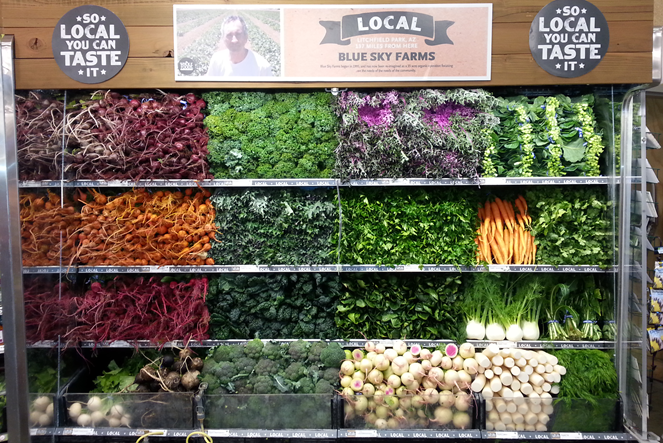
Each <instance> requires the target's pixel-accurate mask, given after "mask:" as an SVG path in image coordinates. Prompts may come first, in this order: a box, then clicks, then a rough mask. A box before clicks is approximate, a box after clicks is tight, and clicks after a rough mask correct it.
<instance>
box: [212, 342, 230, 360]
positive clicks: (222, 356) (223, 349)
mask: <svg viewBox="0 0 663 443" xmlns="http://www.w3.org/2000/svg"><path fill="white" fill-rule="evenodd" d="M230 348H231V346H219V347H217V348H216V349H215V350H214V360H216V362H217V363H220V362H222V361H230V352H231V349H230Z"/></svg>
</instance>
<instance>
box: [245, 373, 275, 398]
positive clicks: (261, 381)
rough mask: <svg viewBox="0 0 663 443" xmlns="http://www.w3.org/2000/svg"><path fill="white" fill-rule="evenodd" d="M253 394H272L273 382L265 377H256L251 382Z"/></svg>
mask: <svg viewBox="0 0 663 443" xmlns="http://www.w3.org/2000/svg"><path fill="white" fill-rule="evenodd" d="M251 383H252V385H253V393H254V394H273V393H274V382H273V381H272V379H271V377H269V376H267V375H258V376H257V377H255V378H253V379H252V380H251Z"/></svg>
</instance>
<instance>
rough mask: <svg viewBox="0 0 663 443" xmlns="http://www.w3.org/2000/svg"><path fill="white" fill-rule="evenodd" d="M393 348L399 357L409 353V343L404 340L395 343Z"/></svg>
mask: <svg viewBox="0 0 663 443" xmlns="http://www.w3.org/2000/svg"><path fill="white" fill-rule="evenodd" d="M393 348H394V351H396V353H397V354H398V355H403V354H405V353H406V352H407V343H405V342H404V341H403V340H396V341H395V342H394V346H393Z"/></svg>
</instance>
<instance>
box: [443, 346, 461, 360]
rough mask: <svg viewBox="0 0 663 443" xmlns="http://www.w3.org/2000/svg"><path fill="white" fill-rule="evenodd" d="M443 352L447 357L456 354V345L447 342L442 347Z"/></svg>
mask: <svg viewBox="0 0 663 443" xmlns="http://www.w3.org/2000/svg"><path fill="white" fill-rule="evenodd" d="M444 353H445V354H446V355H447V356H448V357H449V358H454V357H455V356H456V355H458V346H456V345H455V344H453V343H449V344H448V345H446V346H445V347H444Z"/></svg>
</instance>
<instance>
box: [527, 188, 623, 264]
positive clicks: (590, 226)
mask: <svg viewBox="0 0 663 443" xmlns="http://www.w3.org/2000/svg"><path fill="white" fill-rule="evenodd" d="M526 198H527V201H528V202H531V204H530V207H529V211H530V213H531V217H532V234H533V235H534V236H535V237H536V240H535V243H536V244H537V245H538V249H537V252H536V261H537V263H544V264H547V265H598V266H608V265H611V264H612V263H613V256H614V252H615V251H614V238H613V234H612V232H611V228H610V218H611V216H612V214H611V213H610V210H611V207H612V202H611V201H609V200H608V198H607V197H606V195H605V190H603V189H599V188H595V187H584V188H567V189H562V188H549V187H546V189H533V190H530V191H528V192H527V194H526Z"/></svg>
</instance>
